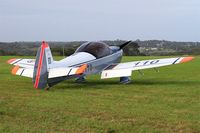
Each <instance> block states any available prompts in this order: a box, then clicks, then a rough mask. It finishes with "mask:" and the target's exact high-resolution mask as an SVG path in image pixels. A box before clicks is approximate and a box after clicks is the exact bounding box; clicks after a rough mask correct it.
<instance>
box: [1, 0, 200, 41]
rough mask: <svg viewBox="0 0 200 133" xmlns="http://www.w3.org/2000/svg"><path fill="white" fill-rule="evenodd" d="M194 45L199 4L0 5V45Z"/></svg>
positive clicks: (63, 0) (47, 1)
mask: <svg viewBox="0 0 200 133" xmlns="http://www.w3.org/2000/svg"><path fill="white" fill-rule="evenodd" d="M116 39H121V40H136V39H140V40H151V39H158V40H171V41H194V42H196V41H200V0H98V1H97V0H0V41H7V42H10V41H42V40H46V41H80V40H84V41H98V40H116Z"/></svg>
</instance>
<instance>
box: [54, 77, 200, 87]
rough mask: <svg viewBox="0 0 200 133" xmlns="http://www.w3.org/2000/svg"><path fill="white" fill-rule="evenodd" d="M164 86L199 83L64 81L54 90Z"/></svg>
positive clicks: (198, 82) (196, 82) (167, 81)
mask: <svg viewBox="0 0 200 133" xmlns="http://www.w3.org/2000/svg"><path fill="white" fill-rule="evenodd" d="M155 85H160V86H166V85H177V86H194V85H199V86H200V81H175V80H173V81H172V80H165V81H164V80H152V79H151V80H133V81H132V82H131V83H129V84H120V83H119V82H118V81H117V80H112V81H106V80H104V81H102V80H88V81H86V82H85V83H75V82H74V81H65V82H63V83H61V84H59V85H57V86H56V87H55V88H56V89H110V88H115V87H118V88H119V87H121V88H122V87H127V86H130V87H131V86H132V87H134V86H141V87H142V86H155Z"/></svg>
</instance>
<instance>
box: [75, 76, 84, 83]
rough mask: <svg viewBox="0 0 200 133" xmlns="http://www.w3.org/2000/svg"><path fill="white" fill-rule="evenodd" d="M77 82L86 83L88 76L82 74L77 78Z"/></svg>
mask: <svg viewBox="0 0 200 133" xmlns="http://www.w3.org/2000/svg"><path fill="white" fill-rule="evenodd" d="M75 82H76V83H85V82H86V77H85V76H81V77H79V78H77V79H76V81H75Z"/></svg>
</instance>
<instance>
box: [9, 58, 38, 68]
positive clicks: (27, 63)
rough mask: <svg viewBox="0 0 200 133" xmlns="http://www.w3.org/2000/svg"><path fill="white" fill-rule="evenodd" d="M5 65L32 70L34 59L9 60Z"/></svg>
mask: <svg viewBox="0 0 200 133" xmlns="http://www.w3.org/2000/svg"><path fill="white" fill-rule="evenodd" d="M7 63H8V64H11V65H15V66H19V67H22V68H34V65H35V59H10V60H8V61H7Z"/></svg>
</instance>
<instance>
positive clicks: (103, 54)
mask: <svg viewBox="0 0 200 133" xmlns="http://www.w3.org/2000/svg"><path fill="white" fill-rule="evenodd" d="M122 54H123V51H122V50H121V49H120V48H119V47H117V46H110V47H109V46H108V45H107V44H105V43H103V42H87V43H84V44H82V45H81V46H80V47H79V48H77V50H76V51H75V53H74V54H72V55H71V56H68V57H67V58H64V59H62V60H60V61H55V62H54V63H53V64H52V66H51V67H53V68H55V67H75V66H81V65H82V64H87V66H88V69H87V71H86V72H85V75H88V74H95V73H99V72H101V71H102V70H104V69H105V68H106V67H108V66H110V65H111V64H116V63H119V62H120V61H121V58H122Z"/></svg>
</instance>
